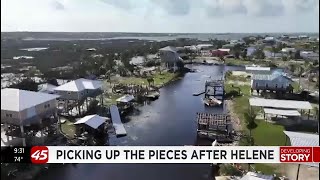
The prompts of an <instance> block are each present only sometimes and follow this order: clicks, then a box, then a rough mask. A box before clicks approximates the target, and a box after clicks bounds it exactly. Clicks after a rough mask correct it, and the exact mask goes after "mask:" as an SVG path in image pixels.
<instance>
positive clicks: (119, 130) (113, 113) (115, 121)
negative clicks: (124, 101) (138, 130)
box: [110, 105, 127, 136]
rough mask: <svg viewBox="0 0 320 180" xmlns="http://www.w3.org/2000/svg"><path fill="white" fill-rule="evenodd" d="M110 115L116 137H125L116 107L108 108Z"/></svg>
mask: <svg viewBox="0 0 320 180" xmlns="http://www.w3.org/2000/svg"><path fill="white" fill-rule="evenodd" d="M110 114H111V120H112V124H113V127H114V129H115V132H116V135H117V136H125V135H127V131H126V129H125V128H124V126H123V124H122V122H121V118H120V113H119V109H118V107H117V106H115V105H112V106H111V107H110Z"/></svg>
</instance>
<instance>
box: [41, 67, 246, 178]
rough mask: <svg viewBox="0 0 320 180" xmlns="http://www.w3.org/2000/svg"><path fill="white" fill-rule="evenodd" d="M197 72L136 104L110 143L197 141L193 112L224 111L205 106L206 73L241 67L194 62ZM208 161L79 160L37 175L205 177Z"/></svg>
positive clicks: (213, 73)
mask: <svg viewBox="0 0 320 180" xmlns="http://www.w3.org/2000/svg"><path fill="white" fill-rule="evenodd" d="M193 68H195V69H197V72H196V73H187V74H186V75H185V76H184V78H182V79H181V80H177V81H175V82H172V83H169V84H167V85H166V86H165V87H163V88H161V89H160V94H161V96H160V98H159V99H158V100H156V101H154V102H151V104H149V105H145V106H143V107H141V108H139V111H140V112H139V113H138V114H137V115H131V116H129V117H128V121H127V122H126V123H124V126H125V128H126V130H127V133H128V136H125V137H121V138H116V137H110V145H122V146H126V145H127V146H132V145H169V146H170V145H172V146H175V145H194V144H195V142H196V137H197V135H196V129H197V127H196V125H197V124H196V120H195V118H196V113H197V112H216V113H221V112H223V111H224V109H223V107H215V108H206V107H205V106H204V104H203V102H202V100H201V97H202V96H193V95H192V94H193V93H194V92H200V91H202V90H203V88H204V83H205V81H206V80H207V79H208V77H209V76H211V77H214V78H220V77H221V76H222V75H223V72H225V71H228V70H242V69H244V68H243V67H228V66H223V65H221V66H201V65H200V66H195V65H194V66H193ZM209 172H210V165H209V164H78V165H76V166H63V167H57V168H49V169H48V170H47V171H46V172H43V173H42V174H41V175H40V176H39V177H38V179H46V180H56V179H66V180H82V179H89V178H90V179H101V178H103V179H106V178H107V179H117V180H122V179H123V180H126V179H139V180H149V179H155V180H157V179H159V180H160V179H161V180H162V179H169V180H170V179H172V180H176V179H184V180H188V179H190V180H191V179H192V180H194V179H198V180H201V179H208V177H209V176H210V173H209Z"/></svg>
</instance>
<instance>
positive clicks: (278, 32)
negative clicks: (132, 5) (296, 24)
mask: <svg viewBox="0 0 320 180" xmlns="http://www.w3.org/2000/svg"><path fill="white" fill-rule="evenodd" d="M1 33H139V34H297V33H301V34H303V33H307V34H319V32H134V31H132V32H125V31H1Z"/></svg>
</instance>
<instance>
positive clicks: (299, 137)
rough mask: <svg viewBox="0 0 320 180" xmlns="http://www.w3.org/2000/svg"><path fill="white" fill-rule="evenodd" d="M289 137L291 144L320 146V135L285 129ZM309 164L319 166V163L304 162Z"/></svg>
mask: <svg viewBox="0 0 320 180" xmlns="http://www.w3.org/2000/svg"><path fill="white" fill-rule="evenodd" d="M283 132H284V134H286V135H287V136H288V137H289V139H290V143H291V146H319V135H318V134H308V133H301V132H292V131H283ZM302 164H305V165H308V166H315V167H319V164H318V163H302Z"/></svg>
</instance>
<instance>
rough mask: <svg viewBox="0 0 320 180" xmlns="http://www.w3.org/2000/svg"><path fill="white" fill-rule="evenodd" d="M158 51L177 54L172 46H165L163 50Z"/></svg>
mask: <svg viewBox="0 0 320 180" xmlns="http://www.w3.org/2000/svg"><path fill="white" fill-rule="evenodd" d="M159 51H172V52H177V51H178V50H177V48H175V47H173V46H167V47H164V48H161V49H159Z"/></svg>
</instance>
